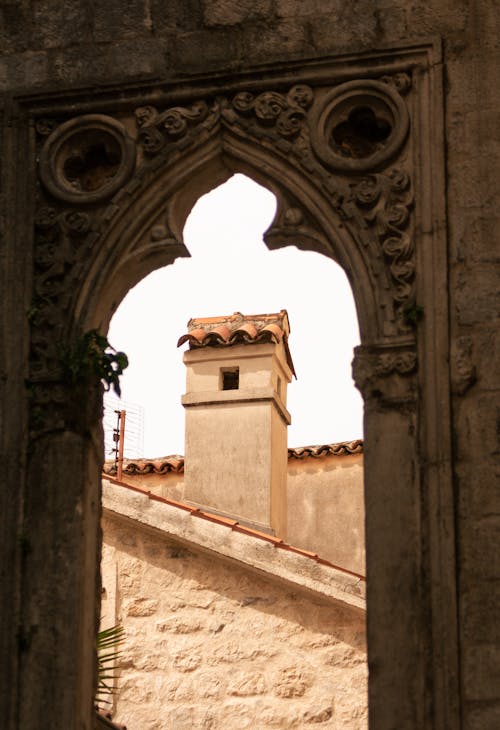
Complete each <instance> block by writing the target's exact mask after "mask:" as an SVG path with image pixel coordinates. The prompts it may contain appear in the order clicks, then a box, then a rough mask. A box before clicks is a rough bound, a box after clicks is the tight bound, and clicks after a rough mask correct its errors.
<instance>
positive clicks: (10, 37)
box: [0, 0, 31, 53]
mask: <svg viewBox="0 0 500 730" xmlns="http://www.w3.org/2000/svg"><path fill="white" fill-rule="evenodd" d="M30 15H31V3H30V2H28V0H15V2H3V3H2V4H1V7H0V48H1V49H2V52H3V53H22V52H23V51H25V50H27V49H28V48H29V45H30V37H29V29H30V26H31V17H30Z"/></svg>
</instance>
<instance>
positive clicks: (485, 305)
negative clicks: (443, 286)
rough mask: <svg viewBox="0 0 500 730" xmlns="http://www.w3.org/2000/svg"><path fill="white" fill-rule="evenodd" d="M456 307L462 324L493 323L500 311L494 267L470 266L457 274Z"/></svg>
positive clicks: (458, 318)
mask: <svg viewBox="0 0 500 730" xmlns="http://www.w3.org/2000/svg"><path fill="white" fill-rule="evenodd" d="M456 284H457V285H456V291H455V309H456V313H457V320H458V323H459V324H462V325H472V324H493V323H494V322H495V321H496V320H497V319H498V313H499V312H500V292H499V289H498V278H497V276H496V274H495V271H494V268H493V267H491V266H485V265H479V264H478V265H476V266H474V267H469V268H468V269H467V271H462V272H461V273H460V274H459V275H458V276H457V282H456Z"/></svg>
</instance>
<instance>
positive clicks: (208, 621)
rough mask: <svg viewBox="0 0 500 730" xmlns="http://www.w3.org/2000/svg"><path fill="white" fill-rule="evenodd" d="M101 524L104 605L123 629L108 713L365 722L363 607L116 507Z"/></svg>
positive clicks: (218, 726)
mask: <svg viewBox="0 0 500 730" xmlns="http://www.w3.org/2000/svg"><path fill="white" fill-rule="evenodd" d="M103 530H104V553H103V558H104V562H103V587H104V589H105V593H104V600H103V613H104V615H105V616H106V620H107V621H110V617H111V614H112V613H113V611H114V612H115V616H116V620H117V621H120V622H121V623H122V624H123V626H124V628H125V632H126V642H125V645H124V647H123V658H122V661H121V663H120V666H121V669H120V673H119V674H120V678H119V680H118V683H117V684H118V688H117V696H116V707H115V715H114V718H115V720H116V721H118V722H121V723H124V724H126V725H127V727H128V728H130V730H133V729H134V728H141V729H143V730H153V729H154V730H170V728H176V730H182V729H183V728H186V730H187V729H188V728H200V729H201V728H213V730H233V729H234V728H236V727H241V728H250V727H253V728H259V729H260V728H267V727H274V728H283V729H286V728H292V727H297V728H305V727H309V726H312V727H315V726H319V727H328V728H338V729H339V730H340V729H341V728H342V730H361V729H363V730H364V728H366V727H367V693H366V684H367V666H366V649H365V630H364V612H363V611H362V610H360V609H356V608H354V607H349V606H346V605H345V604H344V605H343V604H340V603H338V602H335V601H330V602H327V601H325V600H324V599H323V600H318V599H316V600H315V599H314V597H312V596H311V594H310V595H307V594H305V593H303V592H301V591H297V590H291V589H290V588H287V587H286V586H285V585H282V584H280V583H273V582H271V581H269V580H264V579H262V578H261V577H259V575H257V574H254V573H251V572H250V571H248V570H246V569H242V568H241V566H236V565H234V564H230V563H227V564H225V563H224V562H223V561H222V560H221V559H220V558H217V559H214V558H213V557H211V556H210V555H206V554H203V553H201V552H198V551H196V550H193V549H187V548H186V547H185V546H183V545H182V544H180V543H176V542H174V541H172V540H170V539H168V538H166V537H165V536H163V535H162V534H161V533H160V532H158V531H157V532H156V533H153V532H152V531H149V532H148V531H146V530H145V529H144V528H143V527H141V526H138V525H137V524H134V523H131V522H130V521H124V520H123V518H120V517H117V516H116V515H115V516H110V515H108V516H107V517H106V518H105V520H104V524H103ZM115 580H116V581H117V582H116V600H115V593H114V590H115V588H114V585H115ZM108 589H109V593H108Z"/></svg>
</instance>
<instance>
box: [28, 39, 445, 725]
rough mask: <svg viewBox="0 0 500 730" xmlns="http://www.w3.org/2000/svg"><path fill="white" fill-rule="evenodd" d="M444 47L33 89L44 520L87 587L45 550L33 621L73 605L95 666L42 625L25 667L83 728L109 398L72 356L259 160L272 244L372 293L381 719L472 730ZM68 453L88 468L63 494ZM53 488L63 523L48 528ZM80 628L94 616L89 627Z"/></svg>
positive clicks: (36, 384)
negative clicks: (463, 611)
mask: <svg viewBox="0 0 500 730" xmlns="http://www.w3.org/2000/svg"><path fill="white" fill-rule="evenodd" d="M436 54H437V51H436V49H435V48H434V47H433V46H432V44H430V45H425V44H424V45H422V46H418V47H415V46H412V47H410V48H408V49H397V50H396V51H393V52H390V51H387V52H385V53H383V54H378V55H377V56H376V57H374V58H370V57H363V58H360V59H356V58H351V59H349V62H347V61H346V59H345V58H344V59H336V60H335V59H333V60H330V61H328V62H319V63H318V62H316V63H311V64H305V65H304V66H303V67H302V68H301V69H300V70H299V69H298V68H296V67H287V68H286V69H284V70H283V69H281V70H280V71H279V73H278V71H272V72H266V73H264V72H262V71H259V72H258V73H256V74H255V75H254V76H253V77H252V76H251V75H250V77H247V76H245V77H241V78H236V79H233V80H222V79H215V80H210V79H208V80H205V81H200V82H197V83H193V84H191V85H188V84H178V85H177V86H175V85H174V86H170V87H169V88H168V89H165V90H161V89H160V90H159V89H158V88H153V87H152V88H141V89H127V90H121V89H115V90H108V91H106V92H103V93H102V94H101V95H100V96H98V97H97V98H94V99H92V100H90V101H89V100H88V99H85V98H84V96H82V98H78V99H77V101H76V102H75V99H74V96H73V97H71V98H68V99H67V100H63V101H61V100H60V99H57V100H54V103H53V105H52V107H51V108H50V109H49V110H47V109H46V108H45V109H41V108H38V107H37V104H36V103H35V102H33V101H31V100H30V101H28V102H24V103H25V104H27V105H28V106H29V108H30V110H31V111H30V113H31V114H32V115H33V116H34V117H35V118H36V126H35V128H36V133H37V138H36V142H35V144H36V145H37V147H38V154H39V156H40V166H39V173H40V184H39V186H38V189H37V190H38V201H37V209H36V211H35V213H34V225H35V254H34V285H33V288H34V297H33V305H32V309H31V312H32V316H31V332H32V336H31V371H30V387H31V391H32V397H31V408H30V427H31V436H32V443H33V448H32V451H31V453H30V457H29V464H28V475H29V477H28V487H27V490H26V495H25V502H26V509H25V513H24V526H25V530H26V531H27V532H29V533H30V534H32V535H33V539H34V541H35V543H36V544H37V545H39V547H40V550H42V552H43V551H46V553H47V555H49V554H50V551H51V549H52V547H51V546H52V544H53V543H54V541H55V542H56V543H57V542H58V541H61V540H62V536H63V535H64V540H65V541H66V544H69V545H71V546H72V550H73V553H72V560H71V564H66V563H64V562H63V563H62V564H61V565H60V566H58V576H59V578H58V580H59V581H62V583H63V585H64V587H65V590H70V591H71V595H70V597H69V598H68V601H67V604H65V606H64V610H63V609H62V607H61V596H60V593H59V594H57V592H56V594H54V584H55V583H51V582H50V581H46V576H38V575H37V574H36V567H35V565H33V566H31V565H30V562H29V559H28V560H27V564H26V568H25V572H24V587H23V589H22V590H23V599H22V600H23V608H22V614H23V621H24V622H25V624H26V625H29V626H33V625H35V624H36V620H37V619H36V616H37V606H38V605H40V604H41V605H43V606H44V607H45V610H46V611H48V612H49V614H53V615H54V616H55V617H56V619H55V620H56V627H55V629H54V631H55V632H56V633H57V632H59V633H58V635H60V637H61V640H63V642H64V646H65V650H66V651H68V652H70V654H71V655H72V656H74V658H75V667H76V668H75V673H74V676H72V677H69V678H68V677H63V676H62V672H63V670H62V667H63V664H62V663H61V669H60V670H59V668H58V666H57V665H56V666H55V668H54V669H53V670H52V671H51V673H49V674H48V675H47V676H46V677H45V676H43V673H41V671H40V666H42V667H43V666H44V665H45V664H46V662H47V657H48V656H49V655H50V652H51V647H50V646H49V645H48V644H47V642H44V641H41V640H40V641H38V640H37V636H36V632H35V633H34V635H33V637H32V641H33V644H32V651H31V652H30V654H29V656H27V658H26V659H25V661H24V663H23V665H22V671H21V681H20V697H21V705H20V706H21V707H22V697H23V687H26V686H28V685H29V686H31V687H33V684H34V683H38V684H37V686H38V687H39V690H38V691H39V692H40V696H43V693H47V691H48V690H47V687H48V684H49V683H50V684H51V685H53V683H54V681H57V679H58V678H59V680H60V681H61V680H63V679H64V681H66V682H67V685H68V691H67V693H66V695H65V700H64V705H63V706H62V709H61V712H62V713H63V716H64V717H67V718H68V723H67V724H66V725H65V726H67V727H70V724H69V722H70V721H69V718H71V722H73V723H74V726H75V727H76V724H77V721H76V720H75V718H77V720H78V721H81V726H82V727H85V728H87V727H89V723H90V719H89V718H90V706H89V698H90V696H91V692H92V682H93V678H92V674H91V672H89V670H88V666H90V664H91V657H92V648H91V645H92V636H93V632H94V631H95V624H96V612H97V610H98V600H97V599H96V591H95V568H96V565H97V556H98V518H99V469H100V465H101V461H102V454H101V453H100V447H99V438H100V430H99V428H100V427H99V417H100V393H99V389H98V384H97V383H93V384H92V383H90V384H89V382H88V378H86V376H85V372H84V371H82V373H81V374H82V377H81V381H78V378H77V379H76V380H75V379H73V381H72V382H68V380H67V378H66V377H65V364H64V358H61V353H64V352H66V353H67V352H68V351H70V352H71V347H72V346H73V344H74V343H75V342H78V341H79V338H81V336H82V334H83V333H85V332H86V331H88V330H90V329H93V328H95V327H99V328H101V329H106V328H107V325H108V323H109V319H110V317H111V315H112V313H113V311H114V309H115V308H116V307H117V306H118V304H119V303H120V301H121V299H122V298H123V296H124V295H125V293H126V291H127V290H128V289H129V288H130V287H131V286H133V285H134V284H135V283H137V281H139V280H140V279H141V278H143V277H144V276H145V275H146V274H147V273H149V272H150V271H152V270H153V269H155V268H158V267H159V266H164V265H166V264H168V263H171V262H172V261H173V260H175V258H176V257H177V256H180V255H181V256H182V255H187V251H186V249H185V247H184V244H183V241H182V229H183V225H184V222H185V219H186V216H187V214H188V212H189V211H190V209H191V207H192V205H193V204H194V202H195V200H196V199H197V198H198V197H199V196H200V195H201V194H202V193H204V192H207V191H208V190H209V189H211V188H212V187H214V186H215V185H216V184H219V183H221V182H223V181H224V180H225V179H227V178H228V177H229V176H230V175H231V174H232V173H233V172H235V171H240V172H243V173H245V174H247V175H249V176H250V177H252V178H253V179H255V180H256V181H257V182H259V183H261V184H263V185H264V186H265V187H268V188H269V189H270V190H271V191H272V192H273V193H274V194H275V195H276V196H277V199H278V209H277V213H276V217H275V220H274V222H273V224H272V225H271V227H270V229H269V230H268V231H267V233H266V242H267V244H268V246H269V247H271V248H274V247H279V246H283V245H286V244H288V243H293V244H294V245H298V246H299V247H302V248H305V249H310V250H315V251H320V252H322V253H324V254H326V255H329V256H331V257H333V258H334V259H335V260H336V261H337V262H338V263H339V264H340V265H341V266H342V267H343V268H344V270H345V271H346V273H347V275H348V278H349V280H350V283H351V286H352V289H353V293H354V298H355V301H356V306H357V311H358V318H359V323H360V333H361V341H362V344H361V347H360V348H358V351H357V353H356V357H355V362H354V372H355V378H356V382H357V385H358V387H359V388H360V390H361V391H362V394H363V396H364V400H365V475H366V479H365V481H366V487H365V490H366V512H367V530H366V539H367V571H368V656H369V666H370V700H369V701H370V727H371V728H372V730H373V729H375V730H379V729H380V730H382V728H384V730H385V728H387V727H389V726H390V727H394V728H398V730H399V729H402V728H404V729H408V730H410V729H411V730H417V729H418V730H422V729H424V728H425V729H426V730H427V729H430V728H431V727H432V728H440V729H441V730H444V728H447V729H448V728H454V727H457V724H456V723H457V696H458V694H457V688H456V682H455V681H454V678H456V662H457V657H456V637H455V623H456V615H455V597H454V575H453V550H454V541H453V519H452V505H453V500H452V494H451V488H450V470H449V456H450V443H449V421H448V418H449V416H448V402H447V400H446V399H444V400H443V397H442V394H443V393H447V392H448V389H447V382H448V377H449V376H448V369H447V356H448V335H447V303H446V302H443V301H441V300H440V299H439V290H440V288H441V287H442V285H443V282H444V277H445V276H446V273H445V272H446V266H445V261H446V243H445V238H444V234H443V230H444V225H443V220H444V208H443V205H442V202H441V201H442V193H443V185H442V179H443V177H442V173H443V170H442V152H441V146H440V144H439V139H438V138H439V130H440V124H441V116H440V106H439V98H440V86H439V77H438V76H437V72H436ZM360 120H361V121H360ZM436 130H437V131H436ZM28 169H29V168H28ZM443 288H444V287H443ZM422 313H423V314H424V317H423V319H421V316H422ZM437 392H439V393H440V394H441V399H440V400H439V401H438V400H437V398H436V393H437ZM47 463H50V464H51V465H52V468H51V469H48V468H46V464H47ZM67 468H69V469H70V470H72V471H71V473H72V474H73V478H72V481H71V482H68V481H67V480H66V481H65V485H66V493H65V494H64V495H63V490H62V487H61V484H60V483H59V482H60V480H61V478H62V477H63V476H64V475H65V470H66V469H67ZM54 475H55V476H54ZM57 478H59V482H57ZM42 482H43V484H42ZM37 490H40V491H39V492H37ZM40 495H42V496H40ZM43 498H45V500H46V501H45V506H44V508H46V509H47V510H49V513H50V516H51V520H50V524H49V527H47V524H44V525H43V526H42V525H40V524H38V519H39V511H40V509H41V502H40V500H42V502H43ZM47 505H48V507H47ZM42 506H43V505H42ZM75 559H76V563H75ZM82 605H83V606H84V611H83V616H82V615H81V606H82ZM68 621H70V622H71V621H73V622H76V630H75V632H74V634H73V635H72V636H71V637H70V636H68V635H67V633H65V631H64V626H65V624H66V625H67V622H68ZM86 667H87V668H86ZM58 672H59V673H60V674H61V676H59V675H58ZM450 676H451V677H452V681H451V682H450ZM21 714H22V721H23V723H24V724H22V726H23V727H25V728H26V730H31V728H32V727H33V728H34V727H36V722H37V721H38V718H34V717H31V715H30V710H29V708H25V709H22V710H21ZM387 718H390V722H391V724H390V725H389V724H388V721H387ZM79 727H80V726H79Z"/></svg>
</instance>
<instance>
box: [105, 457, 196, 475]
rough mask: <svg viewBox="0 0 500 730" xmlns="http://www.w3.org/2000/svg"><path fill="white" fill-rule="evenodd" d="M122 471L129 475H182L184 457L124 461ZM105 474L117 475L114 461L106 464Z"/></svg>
mask: <svg viewBox="0 0 500 730" xmlns="http://www.w3.org/2000/svg"><path fill="white" fill-rule="evenodd" d="M122 469H123V473H124V474H128V475H136V474H168V473H169V472H174V473H176V474H180V473H182V472H183V471H184V457H183V456H179V455H178V454H175V455H173V456H160V457H158V458H157V459H124V460H123V467H122ZM104 473H105V474H116V466H115V462H114V461H106V462H105V464H104Z"/></svg>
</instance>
